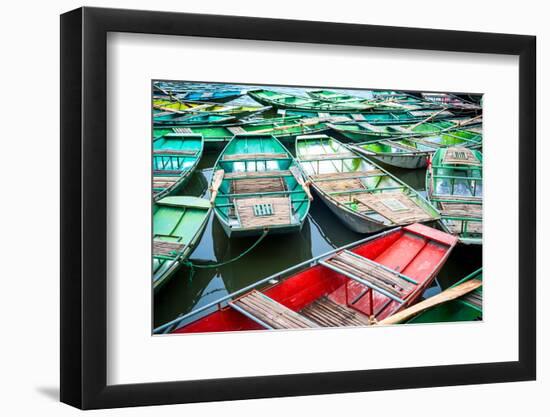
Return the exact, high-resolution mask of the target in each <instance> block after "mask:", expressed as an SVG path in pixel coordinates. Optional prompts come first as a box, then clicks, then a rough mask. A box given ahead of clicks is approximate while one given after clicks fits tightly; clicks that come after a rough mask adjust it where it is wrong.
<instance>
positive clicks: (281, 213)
mask: <svg viewBox="0 0 550 417" xmlns="http://www.w3.org/2000/svg"><path fill="white" fill-rule="evenodd" d="M256 204H271V206H272V208H273V214H272V215H269V216H256V215H255V214H254V205H256ZM290 206H291V202H290V198H289V197H263V198H237V199H235V210H236V212H237V214H238V218H239V220H240V221H241V227H244V228H251V229H252V228H257V227H263V226H265V227H269V226H278V225H290V224H291V223H292V219H291V212H290Z"/></svg>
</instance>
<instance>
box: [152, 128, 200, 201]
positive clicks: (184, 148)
mask: <svg viewBox="0 0 550 417" xmlns="http://www.w3.org/2000/svg"><path fill="white" fill-rule="evenodd" d="M203 147H204V140H203V138H202V135H196V134H182V133H172V134H170V135H166V136H163V137H161V138H159V139H157V140H155V141H154V142H153V198H154V200H155V201H157V200H160V199H161V198H163V197H166V196H167V195H170V194H174V193H175V192H177V191H178V190H180V189H181V188H182V187H183V186H184V185H185V184H186V183H187V181H188V180H189V178H190V177H191V175H193V172H194V171H195V168H196V167H197V165H198V164H199V161H200V159H201V156H202V151H203Z"/></svg>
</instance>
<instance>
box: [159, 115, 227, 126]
mask: <svg viewBox="0 0 550 417" xmlns="http://www.w3.org/2000/svg"><path fill="white" fill-rule="evenodd" d="M236 121H237V118H236V117H235V116H232V115H223V114H211V113H207V114H191V115H183V116H182V115H181V114H179V113H170V112H163V113H160V114H159V115H154V116H153V124H154V125H155V126H162V125H168V126H176V125H177V126H185V125H201V124H224V123H225V124H228V123H233V122H236Z"/></svg>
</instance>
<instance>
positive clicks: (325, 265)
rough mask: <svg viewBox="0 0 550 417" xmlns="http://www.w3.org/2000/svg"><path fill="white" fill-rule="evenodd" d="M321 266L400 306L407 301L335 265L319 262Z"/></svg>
mask: <svg viewBox="0 0 550 417" xmlns="http://www.w3.org/2000/svg"><path fill="white" fill-rule="evenodd" d="M319 264H320V265H323V266H324V267H325V268H328V269H331V270H333V271H334V272H337V273H339V274H342V275H344V276H346V277H348V278H349V279H351V280H353V281H356V282H358V283H360V284H363V285H365V286H366V287H369V288H370V289H372V290H374V291H377V292H379V293H380V294H383V295H385V296H386V297H388V298H390V299H392V300H393V301H396V302H398V303H399V304H403V303H404V302H405V300H403V299H402V298H400V297H397V296H396V295H395V294H392V293H391V292H390V291H387V290H385V289H383V288H380V287H379V286H378V285H376V284H373V283H372V282H369V281H367V280H366V279H363V278H360V277H358V276H357V275H355V274H352V273H351V272H348V271H345V270H344V269H342V268H340V267H338V266H336V265H333V264H330V263H329V262H327V261H322V260H321V261H319Z"/></svg>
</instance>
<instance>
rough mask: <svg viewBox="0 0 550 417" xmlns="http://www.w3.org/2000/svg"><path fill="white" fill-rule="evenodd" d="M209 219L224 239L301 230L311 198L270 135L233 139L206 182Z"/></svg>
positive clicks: (290, 159) (293, 165)
mask: <svg viewBox="0 0 550 417" xmlns="http://www.w3.org/2000/svg"><path fill="white" fill-rule="evenodd" d="M210 189H211V201H212V202H213V205H214V213H215V214H216V217H217V218H218V220H219V222H220V224H221V225H222V227H223V230H224V231H225V233H226V234H227V236H229V237H240V236H257V235H261V234H262V233H264V231H265V230H268V231H269V233H270V234H272V233H288V232H298V231H300V230H301V228H302V225H303V223H304V220H305V218H306V216H307V213H308V211H309V206H310V200H311V195H310V194H309V189H308V188H307V186H306V184H305V183H304V181H303V178H302V174H301V172H300V170H299V168H298V166H297V165H296V161H295V160H294V158H293V157H292V155H291V154H290V153H289V152H288V151H287V150H286V148H285V147H284V146H283V145H282V144H281V142H279V141H278V140H277V139H276V138H275V137H273V136H271V135H262V134H257V135H252V134H247V135H235V137H234V138H233V139H232V140H231V142H229V144H228V145H227V146H226V147H225V149H224V150H223V152H222V153H221V155H220V156H219V158H218V160H217V162H216V165H215V167H214V175H213V177H212V182H211V187H210Z"/></svg>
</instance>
